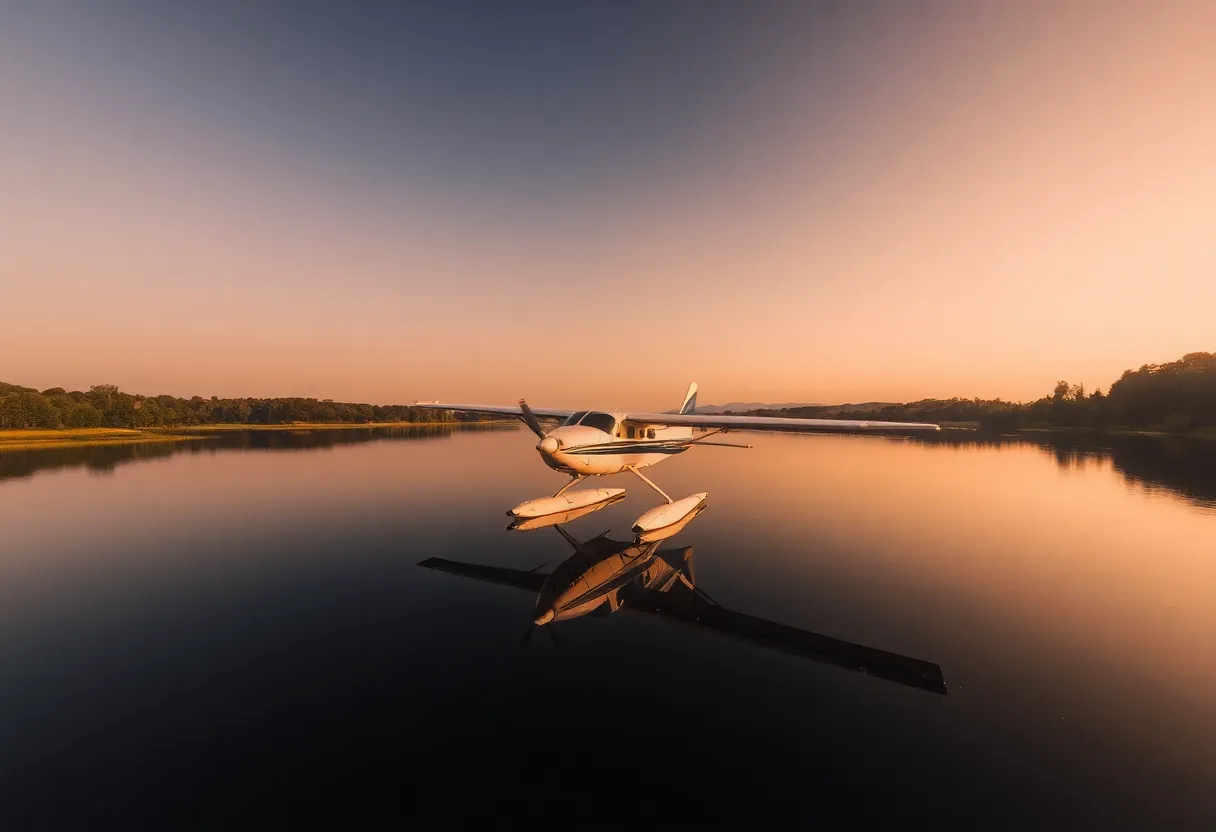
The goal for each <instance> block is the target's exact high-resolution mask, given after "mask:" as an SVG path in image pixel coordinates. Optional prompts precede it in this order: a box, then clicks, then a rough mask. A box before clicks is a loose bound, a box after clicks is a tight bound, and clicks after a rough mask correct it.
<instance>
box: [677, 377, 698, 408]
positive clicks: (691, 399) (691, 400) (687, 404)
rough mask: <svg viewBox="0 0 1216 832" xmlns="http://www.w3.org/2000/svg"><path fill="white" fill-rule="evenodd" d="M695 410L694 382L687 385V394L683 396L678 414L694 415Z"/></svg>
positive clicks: (695, 389) (695, 387)
mask: <svg viewBox="0 0 1216 832" xmlns="http://www.w3.org/2000/svg"><path fill="white" fill-rule="evenodd" d="M696 410H697V383H696V382H695V381H694V382H693V383H692V384H690V385H688V392H687V393H685V394H684V404H682V405H680V413H681V414H687V413H695V412H696Z"/></svg>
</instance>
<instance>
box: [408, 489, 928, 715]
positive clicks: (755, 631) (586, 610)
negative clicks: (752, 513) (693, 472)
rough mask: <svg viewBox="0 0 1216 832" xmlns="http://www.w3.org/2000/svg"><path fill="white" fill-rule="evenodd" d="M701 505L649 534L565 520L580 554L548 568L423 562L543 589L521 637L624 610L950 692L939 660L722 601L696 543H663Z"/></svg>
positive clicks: (484, 578) (466, 574) (468, 575)
mask: <svg viewBox="0 0 1216 832" xmlns="http://www.w3.org/2000/svg"><path fill="white" fill-rule="evenodd" d="M594 508H595V506H594V505H591V506H586V507H584V508H583V509H578V510H574V511H572V512H570V514H571V515H572V516H571V517H570V518H569V519H573V516H583V515H584V514H585V513H588V512H589V510H593V509H594ZM700 510H701V509H700V508H698V509H694V510H693V511H690V512H689V513H688V514H687V515H686V516H685V517H684V518H683V519H681V520H680V521H678V522H676V523H674V524H672V525H670V526H668V527H666V528H665V529H663V530H661V531H655V532H652V536H651V537H650V538H648V539H646V540H643V541H638V540H634V541H619V540H613V539H611V538H609V537H608V535H607V533H606V532H605V533H603V534H599V535H596V536H595V537H593V538H591V539H589V540H584V541H579V540H577V539H576V538H575V537H574V536H573V535H571V534H570V533H569V532H568V531H567V530H566V529H564V528H563V527H562V524H555V525H553V528H554V529H556V531H557V532H558V533H559V534H561V536H562V537H563V538H565V540H566V542H567V543H569V544H570V546H571V547H572V548H573V549H574V554H573V555H571V556H570V557H569V558H568V559H566V560H565V561H563V562H562V563H560V564H558V565H557V566H556V567H555V568H554V569H553V571H552V572H550V573H548V574H544V573H542V572H538V571H537V570H536V569H533V570H528V571H525V570H522V569H510V568H504V567H498V566H485V565H482V564H476V563H464V562H461V561H454V560H448V559H446V558H427V559H426V560H423V561H421V562H420V563H419V564H418V565H419V566H420V567H423V568H425V569H433V570H436V571H439V572H446V573H449V574H452V575H457V576H460V577H463V578H471V579H474V580H479V581H484V582H488V583H491V584H498V585H502V586H508V587H514V588H516V589H522V590H525V591H529V592H533V593H536V606H535V609H534V611H533V621H532V624H531V626H529V628H528V629H527V630H526V631H525V633H524V637H523V639H522V640H521V641H522V642H526V641H527V640H528V639H530V637H531V634H532V631H533V630H534V629H535V628H538V627H543V628H546V629H547V631H548V632H549V634H550V635H552V634H553V627H554V626H555V625H556V624H557V623H558V622H564V621H570V620H572V619H575V618H581V617H583V616H595V617H603V616H608V615H612V614H613V613H616V612H618V611H619V610H621V609H625V610H632V611H634V612H636V613H641V614H645V615H649V616H653V617H656V618H659V619H662V620H666V621H677V622H683V623H685V624H688V625H692V626H695V627H697V628H699V629H702V630H705V631H708V632H713V633H717V634H719V635H723V636H728V637H732V638H735V639H738V640H741V641H744V642H747V643H749V644H753V645H756V646H759V647H765V648H768V649H771V650H777V651H780V652H783V653H788V654H792V655H795V656H799V657H802V658H805V659H810V660H812V661H816V662H822V663H826V664H829V665H833V666H835V667H838V668H842V669H845V670H851V671H855V672H859V673H864V674H866V675H868V676H874V677H877V678H880V679H884V680H886V681H890V682H896V683H899V684H902V685H908V686H910V687H914V688H918V689H920V690H924V691H928V692H931V693H937V694H941V695H946V693H947V690H946V683H945V679H944V677H943V676H942V670H941V667H939V666H938V665H936V664H934V663H932V662H928V661H924V660H922V659H917V658H913V657H911V656H904V655H900V654H898V653H891V652H888V651H886V650H879V649H877V648H874V647H867V646H865V645H861V644H855V643H853V642H848V641H842V640H841V639H838V638H833V637H831V636H826V635H820V634H818V633H813V632H810V631H808V630H800V629H798V628H796V627H791V626H788V625H785V624H781V623H778V622H776V621H769V620H767V619H764V618H758V617H756V616H754V615H748V614H746V613H742V612H736V611H734V610H731V609H727V608H726V607H723V606H722V605H721V604H719V603H717V602H716V601H715V600H714V599H713V598H711V597H710V596H709V595H708V594H707V593H706V592H705V591H704V590H702V589H701V588H700V587H698V586H697V583H696V570H695V568H694V561H693V547H691V546H683V547H677V548H666V549H660V548H659V547H660V546H661V545H662V543H663V542H664V541H665V540H667V539H669V538H671V537H673V536H674V535H675V534H676V533H678V532H679V531H680V530H681V529H683V528H684V527H685V526H686V525H687V524H688V522H689V521H691V519H692V518H693V517H695V516H696V515H697V514H698V513H699V512H700ZM541 566H544V564H541ZM538 569H539V567H538Z"/></svg>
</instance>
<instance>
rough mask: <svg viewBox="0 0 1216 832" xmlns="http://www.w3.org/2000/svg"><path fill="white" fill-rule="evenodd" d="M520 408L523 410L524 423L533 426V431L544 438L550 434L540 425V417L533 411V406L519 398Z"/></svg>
mask: <svg viewBox="0 0 1216 832" xmlns="http://www.w3.org/2000/svg"><path fill="white" fill-rule="evenodd" d="M519 409H520V410H522V411H523V414H524V415H523V419H524V424H525V425H527V426H528V427H530V428H532V432H533V433H535V434H536V435H537V436H539V437H540V438H541V439H544V438H545V437H546V436H548V435H549V434H548V433H546V432H545V429H544V428H542V427H541V426H540V419H537V418H536V414H535V413H533V412H532V408H530V407H528V403H527V402H526V401H524V400H523V399H520V400H519Z"/></svg>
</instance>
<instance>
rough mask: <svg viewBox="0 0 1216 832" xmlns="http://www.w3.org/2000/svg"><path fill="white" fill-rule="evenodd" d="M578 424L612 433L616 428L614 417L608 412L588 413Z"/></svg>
mask: <svg viewBox="0 0 1216 832" xmlns="http://www.w3.org/2000/svg"><path fill="white" fill-rule="evenodd" d="M571 418H573V417H571ZM579 424H581V425H586V426H587V427H590V428H595V429H596V430H602V431H603V432H604V433H612V432H613V431H614V430H616V419H613V418H612V416H611V414H608V413H595V412H592V413H588V414H587V415H586V416H584V417H583V419H582V421H581V422H579Z"/></svg>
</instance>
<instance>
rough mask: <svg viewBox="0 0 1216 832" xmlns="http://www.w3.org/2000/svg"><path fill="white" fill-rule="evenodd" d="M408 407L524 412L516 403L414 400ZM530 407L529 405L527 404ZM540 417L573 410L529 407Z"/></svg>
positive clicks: (495, 413) (493, 413)
mask: <svg viewBox="0 0 1216 832" xmlns="http://www.w3.org/2000/svg"><path fill="white" fill-rule="evenodd" d="M410 407H425V408H429V409H431V410H460V411H463V412H465V413H484V414H486V415H488V416H514V417H516V418H520V417H522V416H523V415H524V412H523V411H522V410H520V409H519V407H518V406H517V405H497V404H441V403H440V402H414V403H413V404H412V405H410ZM529 407H531V406H529ZM531 410H532V412H533V413H535V414H536V415H537V416H538V417H539V418H541V419H565V418H566V417H567V416H569V415H570V414H571V413H577V412H578V411H575V410H558V409H556V408H552V407H531Z"/></svg>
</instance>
